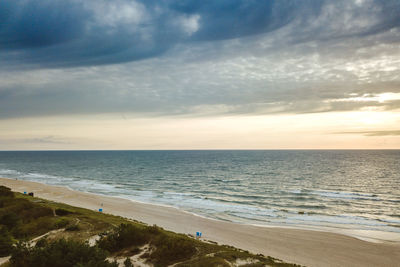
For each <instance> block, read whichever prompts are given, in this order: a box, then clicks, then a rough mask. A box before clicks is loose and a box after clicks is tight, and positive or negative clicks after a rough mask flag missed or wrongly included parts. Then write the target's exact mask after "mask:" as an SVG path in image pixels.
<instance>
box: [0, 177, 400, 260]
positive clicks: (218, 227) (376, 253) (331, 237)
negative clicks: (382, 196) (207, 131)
mask: <svg viewBox="0 0 400 267" xmlns="http://www.w3.org/2000/svg"><path fill="white" fill-rule="evenodd" d="M0 184H1V185H5V186H7V187H10V188H11V189H12V190H14V191H18V192H23V191H32V192H34V193H35V196H37V197H41V198H44V199H48V200H53V201H57V202H64V203H67V204H70V205H73V206H78V207H84V208H88V209H96V210H97V209H98V208H100V207H102V208H103V210H104V212H105V213H111V214H114V215H120V216H123V217H127V218H132V219H135V220H138V221H142V222H145V223H147V224H150V225H152V224H157V225H159V226H161V227H164V228H165V229H168V230H172V231H175V232H180V233H191V234H194V233H195V232H196V231H201V232H202V233H203V237H204V238H205V239H209V240H213V241H216V242H218V243H221V244H229V245H233V246H235V247H238V248H242V249H246V250H249V251H251V252H254V253H262V254H264V255H269V256H272V257H275V258H279V259H281V260H284V261H287V262H293V263H298V264H302V265H307V266H399V264H400V242H383V243H372V242H367V241H363V240H360V239H357V238H354V237H351V236H346V235H341V234H336V233H329V232H321V231H311V230H301V229H289V228H277V227H257V226H251V225H242V224H236V223H229V222H222V221H216V220H211V219H207V218H203V217H200V216H195V215H193V214H190V213H187V212H183V211H180V210H178V209H175V208H171V207H164V206H158V205H151V204H143V203H138V202H132V201H129V200H126V199H121V198H114V197H107V196H102V195H96V194H90V193H83V192H78V191H73V190H70V189H68V188H66V187H58V186H50V185H44V184H40V183H36V182H29V181H21V180H12V179H6V178H0ZM101 203H103V206H101Z"/></svg>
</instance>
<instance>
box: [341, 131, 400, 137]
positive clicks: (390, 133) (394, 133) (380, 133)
mask: <svg viewBox="0 0 400 267" xmlns="http://www.w3.org/2000/svg"><path fill="white" fill-rule="evenodd" d="M335 134H362V135H365V136H397V135H400V130H389V131H360V132H337V133H335Z"/></svg>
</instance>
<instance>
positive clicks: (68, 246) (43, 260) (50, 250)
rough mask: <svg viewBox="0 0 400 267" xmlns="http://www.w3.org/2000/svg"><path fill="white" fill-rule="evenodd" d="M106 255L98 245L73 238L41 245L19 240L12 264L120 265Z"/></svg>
mask: <svg viewBox="0 0 400 267" xmlns="http://www.w3.org/2000/svg"><path fill="white" fill-rule="evenodd" d="M106 256H107V254H106V252H105V251H103V250H101V249H99V248H98V247H90V246H89V245H88V244H85V243H82V242H76V241H72V240H65V239H60V240H58V241H55V242H51V243H47V242H44V243H43V244H42V246H41V247H39V246H36V247H30V246H29V245H28V244H27V243H21V242H19V243H17V245H16V247H15V248H13V250H12V253H11V259H10V264H11V266H12V267H28V266H35V267H70V266H82V267H83V266H85V267H95V266H96V267H117V266H118V264H117V263H115V262H113V263H110V262H108V261H107V260H106Z"/></svg>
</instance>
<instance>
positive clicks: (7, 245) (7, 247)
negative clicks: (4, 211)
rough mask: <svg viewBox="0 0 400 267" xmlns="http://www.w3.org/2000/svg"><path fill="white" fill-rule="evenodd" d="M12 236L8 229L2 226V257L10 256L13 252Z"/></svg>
mask: <svg viewBox="0 0 400 267" xmlns="http://www.w3.org/2000/svg"><path fill="white" fill-rule="evenodd" d="M12 245H13V241H12V236H11V234H10V232H8V230H7V228H6V227H2V226H0V257H4V256H8V255H10V253H11V250H12Z"/></svg>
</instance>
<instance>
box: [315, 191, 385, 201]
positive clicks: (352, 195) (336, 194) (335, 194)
mask: <svg viewBox="0 0 400 267" xmlns="http://www.w3.org/2000/svg"><path fill="white" fill-rule="evenodd" d="M310 194H313V195H318V196H321V197H328V198H338V199H361V200H373V201H381V200H382V199H380V198H379V197H378V196H377V195H375V194H368V193H357V192H345V191H328V190H326V191H325V190H321V191H319V190H314V191H310Z"/></svg>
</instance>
